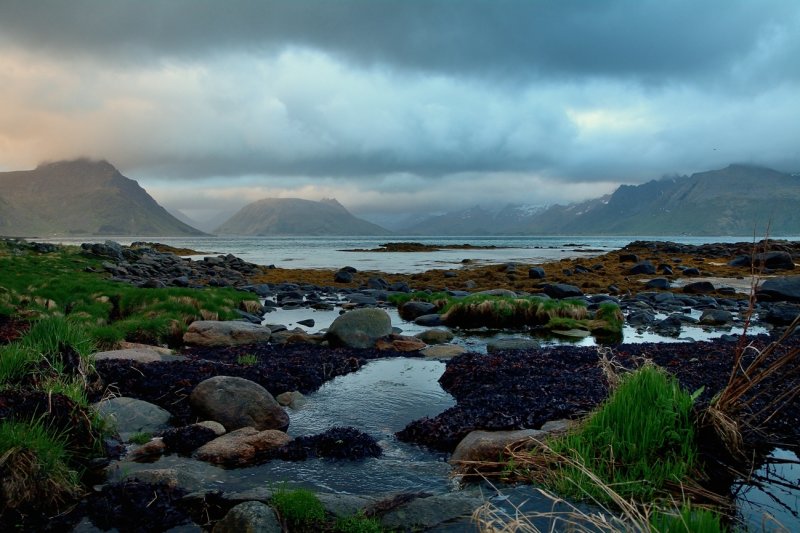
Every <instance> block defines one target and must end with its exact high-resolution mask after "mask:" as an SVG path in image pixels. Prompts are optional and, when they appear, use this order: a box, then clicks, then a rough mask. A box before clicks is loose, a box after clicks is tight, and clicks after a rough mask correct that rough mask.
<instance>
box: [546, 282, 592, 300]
mask: <svg viewBox="0 0 800 533" xmlns="http://www.w3.org/2000/svg"><path fill="white" fill-rule="evenodd" d="M542 292H544V293H545V294H546V295H547V296H549V297H550V298H556V299H559V300H560V299H562V298H572V297H580V296H583V291H582V290H580V289H579V288H578V287H576V286H575V285H568V284H566V283H548V284H547V285H545V286H544V287H542Z"/></svg>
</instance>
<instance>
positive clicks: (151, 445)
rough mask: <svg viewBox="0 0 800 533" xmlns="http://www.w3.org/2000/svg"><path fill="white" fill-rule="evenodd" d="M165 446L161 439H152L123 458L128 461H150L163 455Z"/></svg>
mask: <svg viewBox="0 0 800 533" xmlns="http://www.w3.org/2000/svg"><path fill="white" fill-rule="evenodd" d="M166 451H167V445H166V444H164V441H163V440H161V439H153V440H151V441H150V442H146V443H145V444H142V445H141V446H137V447H136V448H134V449H133V450H131V452H130V453H129V454H128V455H127V456H126V457H125V459H127V460H128V461H151V460H152V459H153V458H154V457H158V456H159V455H163V454H164V452H166Z"/></svg>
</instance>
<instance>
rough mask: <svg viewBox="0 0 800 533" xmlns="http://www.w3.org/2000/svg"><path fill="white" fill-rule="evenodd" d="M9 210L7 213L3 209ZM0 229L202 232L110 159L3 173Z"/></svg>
mask: <svg viewBox="0 0 800 533" xmlns="http://www.w3.org/2000/svg"><path fill="white" fill-rule="evenodd" d="M4 213H5V214H4ZM0 233H1V234H8V235H15V236H21V237H30V236H37V235H38V236H41V235H48V236H53V235H60V236H65V235H76V236H79V235H141V236H169V235H176V236H182V235H202V234H203V232H201V231H199V230H197V229H195V228H193V227H191V226H189V225H188V224H185V223H183V222H181V221H179V220H178V219H176V218H175V217H173V216H172V215H171V214H169V213H168V212H167V211H166V209H164V208H163V207H162V206H160V205H159V204H158V202H156V201H155V200H154V199H153V197H151V196H150V195H149V194H148V193H147V191H145V190H144V189H143V188H142V187H141V186H140V185H139V183H138V182H136V181H135V180H132V179H130V178H128V177H126V176H123V175H122V173H120V172H119V170H117V169H116V168H115V167H114V166H113V165H112V164H111V163H109V162H108V161H105V160H101V161H95V160H91V159H87V158H80V159H74V160H70V161H56V162H49V163H43V164H41V165H39V166H37V167H36V168H35V169H33V170H16V171H11V172H0Z"/></svg>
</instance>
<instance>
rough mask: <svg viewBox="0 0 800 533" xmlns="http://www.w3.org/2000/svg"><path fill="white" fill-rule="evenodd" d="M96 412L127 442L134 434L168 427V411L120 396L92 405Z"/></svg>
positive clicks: (152, 431) (157, 430) (154, 431)
mask: <svg viewBox="0 0 800 533" xmlns="http://www.w3.org/2000/svg"><path fill="white" fill-rule="evenodd" d="M94 407H95V408H96V409H97V412H98V413H99V414H100V416H102V417H103V419H104V420H105V421H106V422H108V423H109V424H110V425H111V426H113V427H114V428H116V430H117V432H118V433H119V435H120V437H122V440H128V439H129V438H130V437H132V436H133V435H134V434H135V433H151V434H153V433H158V432H160V431H163V430H165V429H167V428H168V427H169V419H170V417H171V416H172V415H170V413H169V411H167V410H166V409H162V408H161V407H159V406H157V405H153V404H152V403H148V402H145V401H144V400H137V399H136V398H127V397H125V396H120V397H117V398H110V399H108V400H103V401H100V402H97V403H96V404H94Z"/></svg>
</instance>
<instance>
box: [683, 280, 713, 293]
mask: <svg viewBox="0 0 800 533" xmlns="http://www.w3.org/2000/svg"><path fill="white" fill-rule="evenodd" d="M683 292H685V293H687V294H708V293H711V292H714V285H713V284H712V283H711V282H710V281H696V282H694V283H687V284H686V285H684V287H683Z"/></svg>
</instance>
